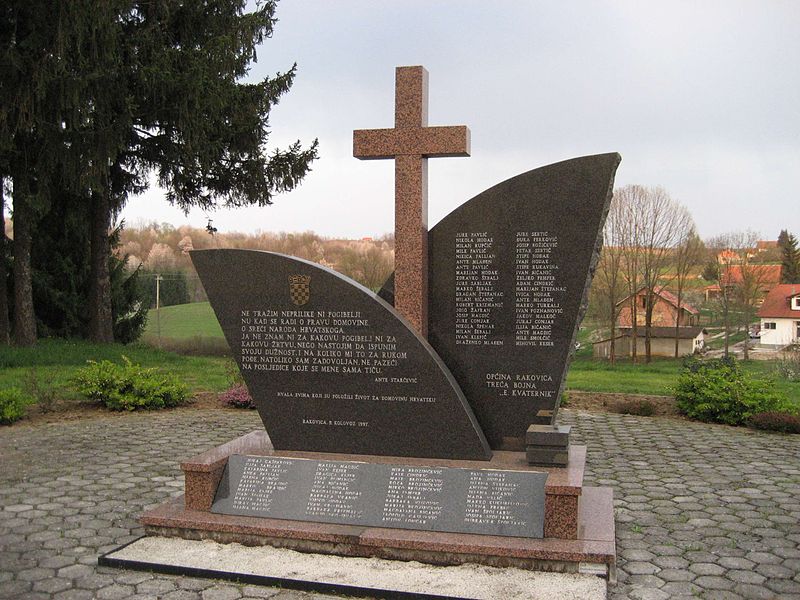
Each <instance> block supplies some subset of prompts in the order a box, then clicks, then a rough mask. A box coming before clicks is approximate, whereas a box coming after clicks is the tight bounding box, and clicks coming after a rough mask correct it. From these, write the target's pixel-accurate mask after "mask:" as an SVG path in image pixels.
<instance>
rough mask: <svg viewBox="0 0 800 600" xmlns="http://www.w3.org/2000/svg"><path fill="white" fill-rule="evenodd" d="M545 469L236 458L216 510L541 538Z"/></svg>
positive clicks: (230, 461)
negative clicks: (501, 468) (532, 470)
mask: <svg viewBox="0 0 800 600" xmlns="http://www.w3.org/2000/svg"><path fill="white" fill-rule="evenodd" d="M546 479H547V473H539V472H528V471H499V470H491V469H462V468H452V467H420V466H409V465H397V464H378V463H366V462H350V461H348V462H342V461H328V460H310V459H299V458H283V457H275V456H241V455H233V456H231V457H230V458H229V459H228V465H227V467H226V468H225V472H224V473H223V476H222V480H221V481H220V484H219V487H218V488H217V493H216V496H215V498H214V503H213V505H212V507H211V512H215V513H220V514H229V515H244V516H254V517H266V518H273V519H288V520H297V521H314V522H322V523H337V524H342V525H363V526H370V527H389V528H397V529H421V530H426V531H441V532H454V533H476V534H484V535H500V536H511V537H530V538H541V537H542V536H543V531H544V497H545V496H544V485H545V481H546Z"/></svg>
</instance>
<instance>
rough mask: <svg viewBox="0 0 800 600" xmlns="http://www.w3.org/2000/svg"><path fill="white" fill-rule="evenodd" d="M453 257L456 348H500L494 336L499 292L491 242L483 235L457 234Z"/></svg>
mask: <svg viewBox="0 0 800 600" xmlns="http://www.w3.org/2000/svg"><path fill="white" fill-rule="evenodd" d="M455 253H456V257H455V269H456V273H455V287H456V289H455V299H456V300H455V302H456V307H455V308H456V344H466V345H475V346H477V345H494V346H502V345H503V339H502V338H501V337H500V336H499V335H497V333H496V332H495V327H496V321H497V318H498V314H499V312H500V310H501V309H502V308H503V291H502V290H501V289H500V287H499V280H500V276H499V271H498V267H497V260H496V259H497V254H496V253H495V248H494V238H493V237H492V236H490V235H489V234H487V233H485V232H483V233H481V232H477V233H476V232H471V233H457V234H456V239H455Z"/></svg>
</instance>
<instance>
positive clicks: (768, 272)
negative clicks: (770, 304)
mask: <svg viewBox="0 0 800 600" xmlns="http://www.w3.org/2000/svg"><path fill="white" fill-rule="evenodd" d="M781 269H782V267H781V265H748V266H747V267H746V268H745V267H743V266H742V265H728V266H726V267H723V268H722V269H721V271H720V281H719V284H717V283H713V284H711V285H709V286H706V287H705V288H703V292H704V293H705V297H706V302H708V301H709V300H713V299H714V298H719V296H720V295H721V294H722V287H725V288H734V287H736V286H738V285H741V284H742V281H744V277H745V274H749V275H750V276H752V277H753V278H754V279H755V280H756V281H757V282H758V286H759V288H761V292H762V293H764V294H766V293H767V292H768V291H769V290H771V289H772V288H773V287H775V286H776V285H778V284H779V283H780V282H781Z"/></svg>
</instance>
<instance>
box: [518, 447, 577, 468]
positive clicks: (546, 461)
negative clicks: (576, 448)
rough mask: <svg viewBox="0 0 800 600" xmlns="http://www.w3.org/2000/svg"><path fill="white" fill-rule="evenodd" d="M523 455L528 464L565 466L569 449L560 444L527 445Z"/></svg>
mask: <svg viewBox="0 0 800 600" xmlns="http://www.w3.org/2000/svg"><path fill="white" fill-rule="evenodd" d="M525 456H526V458H527V459H528V464H529V465H541V466H544V467H565V466H567V463H568V462H569V449H568V448H562V447H561V446H554V447H551V448H548V447H547V446H528V448H527V449H526V450H525Z"/></svg>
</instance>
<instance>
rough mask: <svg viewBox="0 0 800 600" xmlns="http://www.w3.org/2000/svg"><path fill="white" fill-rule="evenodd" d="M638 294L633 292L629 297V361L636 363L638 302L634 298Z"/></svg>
mask: <svg viewBox="0 0 800 600" xmlns="http://www.w3.org/2000/svg"><path fill="white" fill-rule="evenodd" d="M637 297H638V294H636V293H634V294H633V296H631V298H633V300H632V304H631V362H632V363H634V364H636V357H637V346H638V345H639V343H638V342H639V324H638V322H637V321H638V320H639V314H638V303H637V302H636V298H637Z"/></svg>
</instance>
